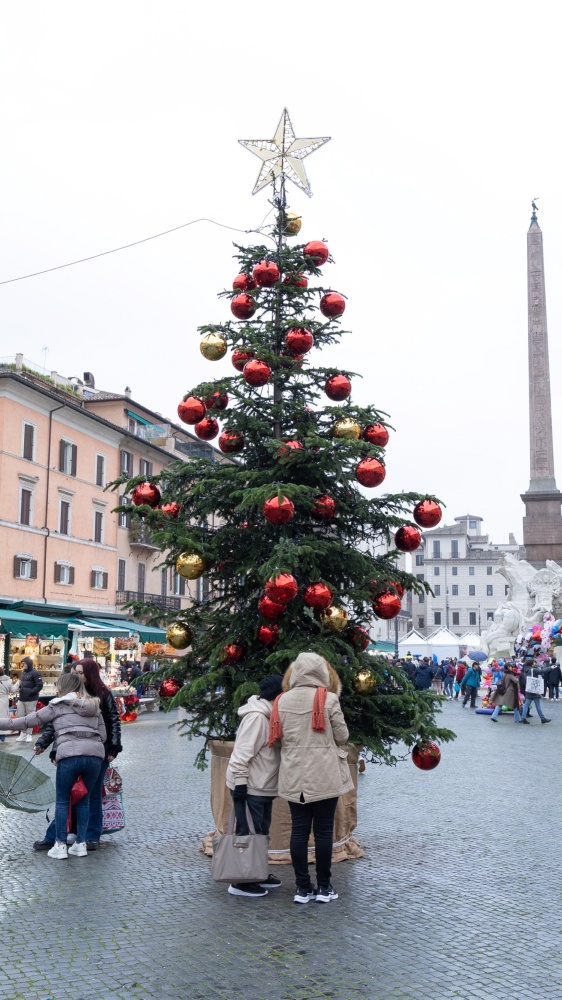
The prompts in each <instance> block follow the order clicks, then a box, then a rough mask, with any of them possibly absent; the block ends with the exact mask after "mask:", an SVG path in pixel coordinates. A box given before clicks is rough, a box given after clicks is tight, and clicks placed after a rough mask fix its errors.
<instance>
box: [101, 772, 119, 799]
mask: <svg viewBox="0 0 562 1000" xmlns="http://www.w3.org/2000/svg"><path fill="white" fill-rule="evenodd" d="M122 788H123V778H122V777H121V775H120V774H119V771H118V770H117V768H116V767H108V769H107V771H106V772H105V778H104V779H103V794H104V795H117V793H118V792H120V791H121V789H122Z"/></svg>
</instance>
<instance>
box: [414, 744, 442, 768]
mask: <svg viewBox="0 0 562 1000" xmlns="http://www.w3.org/2000/svg"><path fill="white" fill-rule="evenodd" d="M440 760H441V751H440V749H439V747H438V746H437V743H431V742H430V741H429V740H428V741H427V743H417V744H416V746H415V747H414V749H413V750H412V761H413V763H414V764H415V765H416V767H419V769H420V771H433V768H434V767H437V765H438V763H439V761H440Z"/></svg>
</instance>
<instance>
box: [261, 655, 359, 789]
mask: <svg viewBox="0 0 562 1000" xmlns="http://www.w3.org/2000/svg"><path fill="white" fill-rule="evenodd" d="M329 686H330V677H329V674H328V669H327V667H326V663H325V660H324V659H323V657H321V656H318V654H316V653H300V654H299V656H297V659H296V660H295V662H294V663H293V664H292V669H291V674H290V679H289V687H290V690H289V691H287V692H286V694H282V695H281V698H280V699H279V716H280V719H281V725H282V727H283V736H282V738H281V766H280V768H279V795H280V796H281V798H283V799H288V800H289V802H318V801H319V800H320V799H331V798H335V797H337V796H339V795H343V794H344V793H345V792H349V791H350V790H351V788H352V787H353V782H352V779H351V774H350V772H349V766H348V763H347V751H346V750H344V748H343V745H344V744H345V743H346V742H347V740H348V738H349V731H348V728H347V726H346V724H345V719H344V717H343V712H342V710H341V708H340V703H339V699H338V697H337V695H335V694H332V693H331V692H330V691H328V694H327V695H326V704H325V706H324V721H325V729H324V732H320V733H318V732H315V731H314V730H313V728H312V705H313V702H314V695H315V694H316V690H317V688H318V687H325V688H329Z"/></svg>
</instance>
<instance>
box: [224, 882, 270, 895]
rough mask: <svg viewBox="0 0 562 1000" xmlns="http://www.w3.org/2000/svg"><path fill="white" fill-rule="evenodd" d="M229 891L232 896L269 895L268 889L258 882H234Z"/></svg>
mask: <svg viewBox="0 0 562 1000" xmlns="http://www.w3.org/2000/svg"><path fill="white" fill-rule="evenodd" d="M228 891H229V893H230V895H231V896H250V897H253V896H256V897H257V896H267V889H262V887H261V885H258V883H257V882H233V883H232V885H229V887H228Z"/></svg>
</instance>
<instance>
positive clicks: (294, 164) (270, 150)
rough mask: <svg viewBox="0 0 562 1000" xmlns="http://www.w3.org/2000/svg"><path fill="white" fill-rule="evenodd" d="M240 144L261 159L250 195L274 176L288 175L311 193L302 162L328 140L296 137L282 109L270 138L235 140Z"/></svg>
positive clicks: (273, 178)
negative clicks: (273, 133)
mask: <svg viewBox="0 0 562 1000" xmlns="http://www.w3.org/2000/svg"><path fill="white" fill-rule="evenodd" d="M238 141H239V142H240V144H241V145H242V146H245V147H246V149H249V150H250V152H251V153H255V155H256V156H259V158H260V160H263V163H262V166H261V170H260V172H259V174H258V179H257V181H256V183H255V185H254V190H253V191H252V194H257V193H258V191H261V189H262V188H264V187H267V185H268V184H273V183H274V182H275V180H276V178H277V177H282V176H285V177H288V178H289V180H291V181H292V182H293V184H296V185H297V187H299V188H300V189H301V191H304V192H305V194H307V195H308V196H309V198H310V197H311V196H312V191H311V190H310V184H309V183H308V177H307V176H306V171H305V169H304V166H303V163H302V161H303V160H304V158H305V156H310V154H311V153H314V152H315V150H317V149H319V148H320V146H323V145H324V143H325V142H329V141H330V137H329V136H326V137H324V138H317V139H296V138H295V133H294V130H293V126H292V125H291V119H290V118H289V112H288V111H287V109H286V108H285V109H284V110H283V114H282V115H281V118H280V120H279V125H278V126H277V129H276V131H275V135H274V136H273V139H239V140H238Z"/></svg>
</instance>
